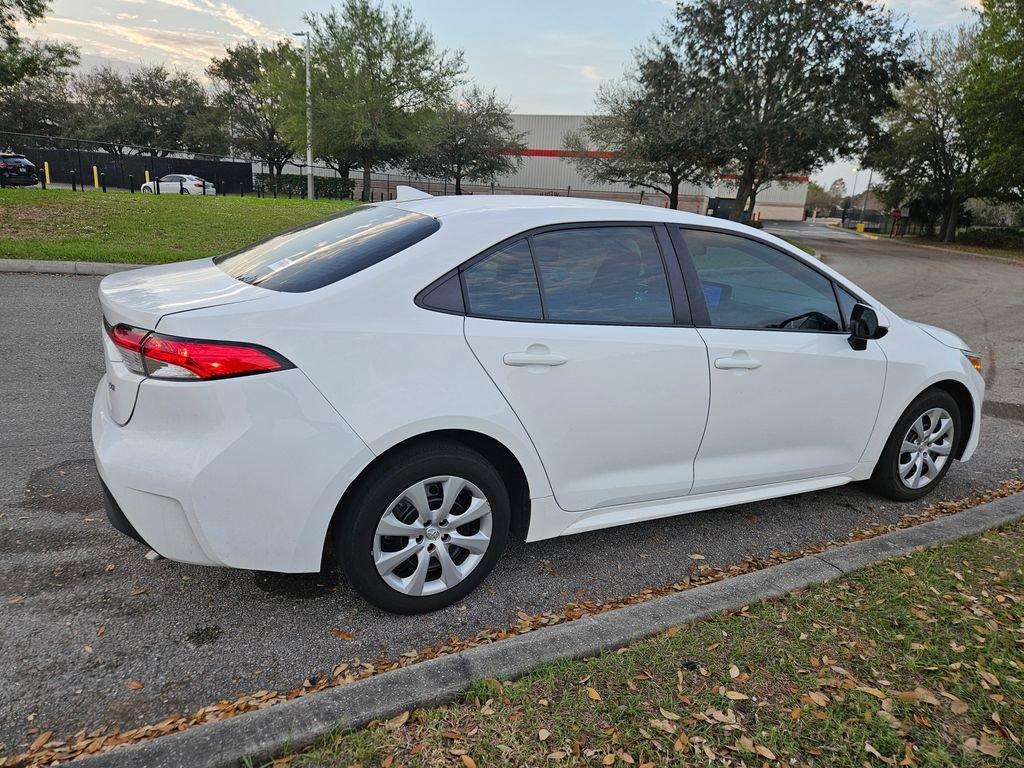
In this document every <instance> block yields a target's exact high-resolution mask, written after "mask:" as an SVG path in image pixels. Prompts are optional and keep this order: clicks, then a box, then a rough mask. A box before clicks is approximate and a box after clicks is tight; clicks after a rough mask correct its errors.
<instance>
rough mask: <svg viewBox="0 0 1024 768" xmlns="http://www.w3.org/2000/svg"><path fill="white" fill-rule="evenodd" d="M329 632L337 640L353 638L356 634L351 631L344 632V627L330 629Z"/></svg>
mask: <svg viewBox="0 0 1024 768" xmlns="http://www.w3.org/2000/svg"><path fill="white" fill-rule="evenodd" d="M331 634H332V635H334V636H335V637H336V638H338V639H339V640H355V639H356V636H355V635H353V634H352V633H351V632H346V631H345V630H344V629H332V630H331Z"/></svg>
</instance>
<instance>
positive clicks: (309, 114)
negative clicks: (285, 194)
mask: <svg viewBox="0 0 1024 768" xmlns="http://www.w3.org/2000/svg"><path fill="white" fill-rule="evenodd" d="M292 34H293V35H294V36H295V37H304V38H306V198H307V199H309V200H312V199H313V197H314V191H313V98H312V96H311V93H310V90H311V89H310V74H309V32H293V33H292Z"/></svg>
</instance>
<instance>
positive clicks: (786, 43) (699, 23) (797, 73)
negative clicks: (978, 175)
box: [671, 0, 912, 217]
mask: <svg viewBox="0 0 1024 768" xmlns="http://www.w3.org/2000/svg"><path fill="white" fill-rule="evenodd" d="M671 30H672V32H673V34H674V40H675V43H676V45H677V46H678V48H679V53H678V56H679V57H680V58H681V59H685V60H687V61H688V62H689V63H690V65H691V66H692V67H693V69H694V71H696V72H699V73H701V76H702V78H703V80H704V91H705V92H706V93H707V94H709V95H711V96H713V97H714V99H715V101H716V104H715V105H714V111H715V119H714V120H713V121H712V122H711V123H709V126H708V129H709V130H714V131H719V132H721V133H722V134H723V135H724V136H726V137H728V140H729V141H730V142H731V143H732V144H733V146H734V147H735V151H734V153H733V157H732V162H731V166H732V170H733V171H734V173H735V175H736V177H737V194H736V208H735V211H734V214H733V216H734V217H739V215H740V213H741V212H742V211H743V210H745V209H746V207H747V205H748V203H749V200H750V197H751V195H752V193H753V194H754V195H755V196H756V192H757V189H758V188H759V187H761V186H764V185H765V184H766V183H770V181H771V180H772V179H773V178H776V177H778V176H788V175H794V174H798V173H806V172H808V171H813V170H816V169H818V168H820V167H821V166H822V165H824V164H825V163H826V162H828V161H830V160H832V159H834V158H835V157H836V156H837V155H844V156H848V155H850V154H852V153H854V152H856V151H858V150H859V148H861V147H862V146H863V142H864V139H865V138H866V137H868V136H870V135H872V134H873V133H874V131H875V116H876V115H877V114H879V113H880V112H881V111H882V110H884V109H885V108H887V107H889V106H890V105H891V104H892V99H893V96H892V90H893V88H894V87H896V86H899V85H900V83H901V82H902V81H903V79H904V78H905V77H906V75H907V74H908V73H909V72H910V71H912V65H911V62H910V60H909V59H908V57H907V55H906V53H907V50H908V47H909V45H910V38H909V37H908V36H907V35H906V34H905V33H904V31H903V29H902V26H901V24H900V23H899V22H898V19H897V18H896V17H895V16H894V15H893V14H892V13H890V12H889V11H886V10H885V9H883V8H881V7H879V6H877V5H875V4H870V3H868V2H865V1H864V0H851V1H850V2H844V3H836V2H834V0H731V1H730V2H724V0H683V1H682V2H680V3H679V5H678V6H677V9H676V17H675V20H674V21H673V23H672V25H671Z"/></svg>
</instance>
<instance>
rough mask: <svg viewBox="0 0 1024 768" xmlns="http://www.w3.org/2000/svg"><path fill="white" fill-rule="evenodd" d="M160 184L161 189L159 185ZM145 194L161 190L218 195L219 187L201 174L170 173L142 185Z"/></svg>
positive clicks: (184, 193)
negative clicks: (200, 175)
mask: <svg viewBox="0 0 1024 768" xmlns="http://www.w3.org/2000/svg"><path fill="white" fill-rule="evenodd" d="M158 184H159V189H157V185H158ZM204 190H205V191H204ZM140 191H142V192H143V193H144V194H153V193H156V192H159V193H160V194H161V195H204V194H205V195H216V194H217V188H216V187H214V185H213V184H212V183H211V182H209V181H206V180H205V179H203V178H200V177H199V176H194V175H193V174H191V173H168V174H167V175H166V176H161V177H160V178H159V179H157V180H156V181H147V182H146V183H145V184H143V185H142V187H141V190H140Z"/></svg>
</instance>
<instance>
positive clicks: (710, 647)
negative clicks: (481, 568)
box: [274, 524, 1024, 768]
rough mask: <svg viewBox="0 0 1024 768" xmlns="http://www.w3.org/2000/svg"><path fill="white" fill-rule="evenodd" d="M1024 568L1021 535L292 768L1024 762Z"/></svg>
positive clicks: (679, 633) (336, 741)
mask: <svg viewBox="0 0 1024 768" xmlns="http://www.w3.org/2000/svg"><path fill="white" fill-rule="evenodd" d="M1022 564H1024V524H1017V525H1014V526H1011V527H1008V528H1006V529H1003V530H1000V531H992V532H988V533H986V534H983V535H980V536H977V537H975V538H973V539H968V540H965V541H962V542H958V543H955V544H952V545H949V546H946V547H942V548H940V549H935V550H928V551H921V552H918V553H916V554H914V555H912V556H910V557H907V558H902V559H899V560H895V561H891V562H888V563H884V564H881V565H877V566H874V567H872V568H869V569H867V570H865V571H861V572H858V573H855V574H853V575H852V576H850V577H847V578H844V579H842V580H840V581H837V582H834V583H831V584H826V585H823V586H820V587H817V588H814V589H810V590H803V591H800V592H797V593H793V594H791V595H789V596H787V597H785V598H782V599H777V600H772V601H768V602H764V603H758V604H755V605H751V606H749V607H747V608H744V609H742V610H739V611H735V612H731V613H728V614H724V615H721V616H718V617H715V618H712V619H707V620H704V621H700V622H697V623H695V624H693V625H688V626H685V627H679V628H675V629H673V630H670V631H669V632H667V633H665V634H662V635H659V636H658V637H656V638H653V639H651V640H648V641H644V642H641V643H637V644H635V645H632V646H630V647H628V648H625V649H622V650H620V651H619V652H617V653H608V654H605V655H603V656H601V657H599V658H595V659H591V660H587V661H581V662H566V663H561V664H556V665H551V666H546V667H542V668H538V669H536V670H535V671H534V672H532V673H531V674H530V675H529V676H527V677H525V678H523V679H521V680H519V681H516V682H500V681H497V680H484V681H479V682H478V683H476V684H475V685H474V687H473V688H472V689H471V690H470V691H469V692H468V693H467V694H466V695H465V696H464V697H463V698H462V700H461V701H459V702H457V703H455V704H452V705H450V706H445V707H440V708H437V709H432V710H428V711H415V712H412V713H411V714H410V713H403V714H402V715H400V716H398V717H396V718H394V719H393V720H391V721H388V722H379V723H373V724H371V725H370V726H369V727H367V728H365V729H363V730H359V731H356V732H350V733H347V734H339V735H336V736H333V737H331V738H328V739H327V740H326V741H325V742H324V743H323V744H322V745H321V746H320V747H319V748H317V749H314V750H312V751H310V752H308V753H305V754H303V755H297V756H290V757H284V758H281V759H279V760H278V761H276V762H275V763H274V765H275V766H279V765H282V764H289V765H296V766H298V765H301V766H351V765H361V766H364V767H365V768H370V766H383V767H385V768H397V766H400V765H402V766H459V768H474V767H475V766H480V768H483V767H484V766H496V765H531V766H563V765H594V766H598V765H604V766H612V765H614V766H644V765H646V766H654V765H658V766H660V765H666V764H672V765H695V766H696V765H700V766H704V765H732V766H776V765H785V766H829V767H830V768H831V767H833V766H835V767H838V768H842V767H846V766H848V767H849V768H854V767H859V766H868V768H872V767H873V766H879V767H882V766H909V767H910V768H915V767H924V766H951V767H952V766H957V767H959V766H968V767H970V766H1020V765H1024V749H1022V747H1021V743H1020V739H1021V737H1022V736H1024V571H1022Z"/></svg>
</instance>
